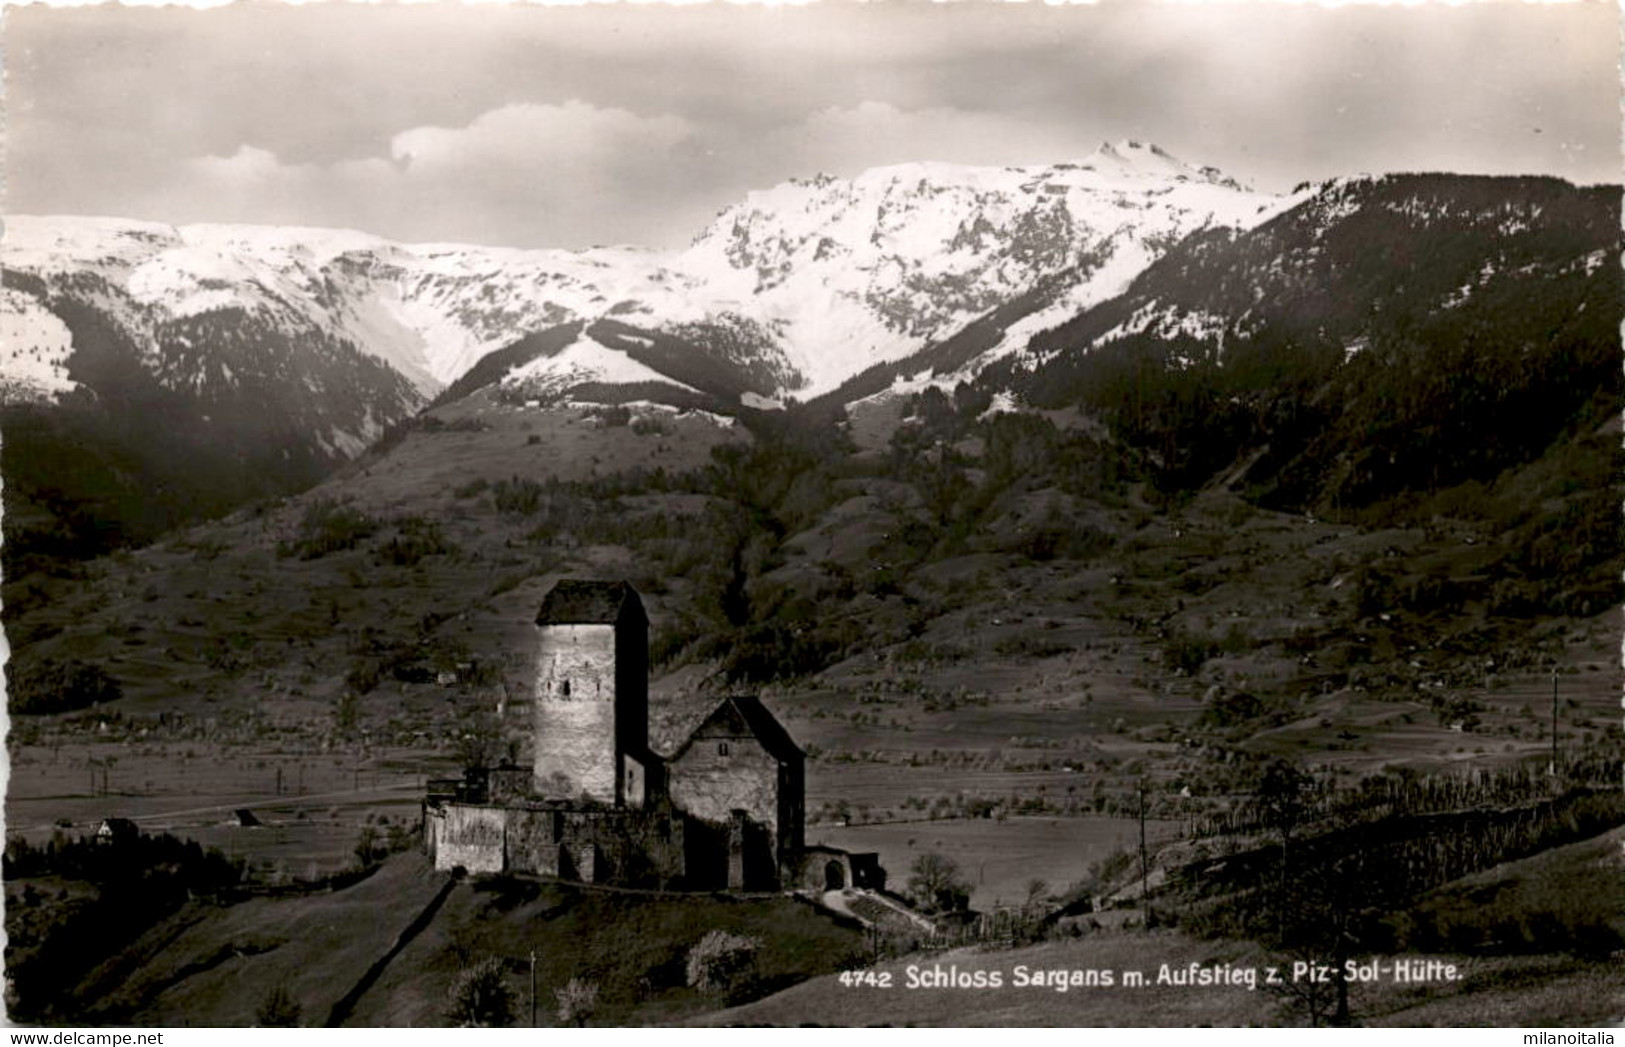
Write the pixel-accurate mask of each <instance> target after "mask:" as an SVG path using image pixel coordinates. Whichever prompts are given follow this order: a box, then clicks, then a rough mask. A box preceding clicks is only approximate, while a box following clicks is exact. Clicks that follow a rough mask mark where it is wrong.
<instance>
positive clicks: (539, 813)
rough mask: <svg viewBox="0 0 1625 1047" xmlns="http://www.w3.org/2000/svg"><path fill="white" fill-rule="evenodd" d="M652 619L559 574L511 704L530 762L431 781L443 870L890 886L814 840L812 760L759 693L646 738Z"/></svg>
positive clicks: (429, 823)
mask: <svg viewBox="0 0 1625 1047" xmlns="http://www.w3.org/2000/svg"><path fill="white" fill-rule="evenodd" d="M648 650H649V619H648V617H647V615H646V614H645V612H644V609H643V601H642V600H641V599H639V597H638V594H637V591H636V590H635V589H633V588H632V587H631V586H630V585H628V584H627V583H625V582H601V581H578V580H564V581H560V582H558V583H557V584H556V585H554V586H553V588H552V589H551V590H549V591H548V593H547V595H546V596H545V597H544V598H543V600H542V606H541V610H540V611H539V612H538V613H537V616H536V662H535V685H534V689H533V693H532V695H531V698H530V700H529V701H528V702H514V703H512V704H510V705H508V706H507V707H506V708H504V709H503V711H502V714H503V717H504V722H505V724H507V725H509V726H510V727H511V728H516V729H517V734H518V735H519V737H518V739H517V741H519V742H520V745H519V746H518V748H519V749H520V750H521V751H527V750H528V753H529V761H528V766H526V765H523V764H518V765H516V764H505V765H503V766H499V767H494V768H481V769H473V768H471V769H469V770H468V771H467V772H465V774H464V777H463V778H461V779H449V780H441V781H434V782H430V783H429V791H428V795H427V796H426V797H425V800H424V809H423V816H424V846H425V848H426V849H427V850H428V852H429V854H430V855H431V856H432V857H433V859H434V862H435V867H436V868H438V869H455V868H462V869H464V870H466V871H468V872H471V873H493V872H524V873H533V874H539V875H546V876H557V877H561V878H563V879H569V880H579V881H582V882H585V883H607V884H616V885H622V886H641V887H661V888H669V889H685V890H717V889H729V890H785V889H790V888H794V887H809V888H814V889H818V888H832V887H846V886H874V887H881V886H884V879H885V873H884V871H883V870H881V868H880V865H879V862H878V860H877V858H876V856H875V855H873V854H851V853H848V852H845V851H841V850H838V849H835V848H829V847H812V848H809V847H807V846H805V843H804V838H803V829H804V818H805V813H806V811H805V808H806V804H805V763H806V756H805V754H804V753H803V752H802V751H801V749H800V748H799V747H798V746H797V745H796V744H795V742H794V741H793V740H792V739H791V738H790V735H789V734H788V733H787V732H786V731H785V729H784V727H783V726H782V725H781V724H780V723H779V722H778V720H776V719H775V718H774V717H773V714H772V713H771V712H769V711H768V710H767V708H766V707H765V706H764V705H762V703H761V701H760V700H758V699H757V698H754V697H729V698H725V699H723V700H722V701H721V702H720V703H719V704H718V705H717V707H716V708H715V709H714V710H712V711H711V713H710V715H708V716H707V717H706V718H705V720H704V721H703V722H702V723H700V725H699V726H698V727H696V728H695V729H694V730H693V731H692V732H691V733H690V734H689V736H688V737H687V739H685V740H684V741H683V743H682V744H681V745H679V746H678V747H677V749H676V750H675V751H674V752H672V753H671V754H669V755H665V756H662V755H660V754H658V753H656V752H654V751H653V750H652V749H650V748H649V662H648Z"/></svg>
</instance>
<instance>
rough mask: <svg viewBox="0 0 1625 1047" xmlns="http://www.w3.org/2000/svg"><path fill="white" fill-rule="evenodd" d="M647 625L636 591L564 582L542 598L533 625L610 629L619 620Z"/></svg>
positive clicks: (619, 585)
mask: <svg viewBox="0 0 1625 1047" xmlns="http://www.w3.org/2000/svg"><path fill="white" fill-rule="evenodd" d="M628 617H631V618H634V619H641V620H642V621H645V622H647V621H648V620H649V619H648V616H647V615H646V614H644V611H643V601H642V600H641V599H639V598H638V591H637V590H636V589H634V588H632V587H631V586H630V585H628V584H627V583H626V582H602V581H592V580H589V579H584V578H565V579H562V580H560V581H559V582H557V583H555V584H554V586H553V588H551V589H549V590H548V591H547V595H546V596H544V597H542V609H541V610H539V611H537V612H536V624H537V625H613V624H615V623H616V622H619V621H621V620H622V619H623V618H628Z"/></svg>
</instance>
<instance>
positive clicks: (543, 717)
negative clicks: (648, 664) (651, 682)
mask: <svg viewBox="0 0 1625 1047" xmlns="http://www.w3.org/2000/svg"><path fill="white" fill-rule="evenodd" d="M538 632H539V634H540V635H539V637H538V643H537V665H536V692H535V695H534V697H533V698H532V702H531V706H532V710H533V713H532V716H533V720H534V725H535V726H534V732H533V737H532V741H531V746H532V752H533V753H534V763H533V767H534V776H535V782H536V786H535V787H536V791H537V792H538V793H540V794H541V795H543V796H547V797H550V798H557V799H572V800H573V799H579V798H580V797H582V796H587V797H590V798H592V799H594V800H598V801H600V802H603V803H610V804H613V803H615V802H617V800H618V798H619V794H620V782H619V780H618V779H619V768H618V766H617V762H616V744H615V743H616V722H615V721H616V716H615V711H616V710H615V694H616V690H615V685H616V665H615V647H616V644H615V628H614V626H611V625H548V626H542V627H540V628H539V630H538Z"/></svg>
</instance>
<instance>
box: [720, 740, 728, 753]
mask: <svg viewBox="0 0 1625 1047" xmlns="http://www.w3.org/2000/svg"><path fill="white" fill-rule="evenodd" d="M717 755H718V756H727V755H728V743H727V742H718V743H717Z"/></svg>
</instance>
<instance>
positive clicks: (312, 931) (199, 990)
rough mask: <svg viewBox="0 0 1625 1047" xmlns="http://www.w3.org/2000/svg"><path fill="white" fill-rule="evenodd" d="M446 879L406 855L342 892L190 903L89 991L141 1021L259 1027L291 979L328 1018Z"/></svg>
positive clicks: (83, 992)
mask: <svg viewBox="0 0 1625 1047" xmlns="http://www.w3.org/2000/svg"><path fill="white" fill-rule="evenodd" d="M445 880H446V874H444V873H436V872H434V870H433V869H432V868H431V867H430V866H429V864H428V862H427V861H426V860H425V859H423V858H422V857H421V856H418V855H402V856H399V857H397V858H395V859H392V860H391V861H389V862H387V863H386V864H385V865H384V866H383V867H382V868H381V869H380V870H379V871H378V872H376V873H374V874H373V875H372V876H370V877H368V878H367V879H365V880H362V881H361V882H360V883H358V884H355V885H354V886H351V887H349V888H347V889H344V890H341V891H335V892H332V893H327V894H314V895H308V896H305V897H298V898H284V899H270V898H263V899H254V900H251V901H247V902H243V903H241V904H238V905H232V906H228V907H226V908H223V909H218V910H207V911H200V909H201V907H198V908H188V909H187V910H185V911H183V912H182V913H180V914H179V915H177V916H176V917H175V918H174V919H173V920H171V921H168V922H166V923H165V924H163V925H160V926H159V927H158V928H156V929H154V930H153V931H152V932H150V933H149V934H148V935H146V936H145V937H144V938H143V939H142V940H141V941H140V942H138V943H137V945H136V946H135V948H133V949H132V950H130V952H129V953H127V954H125V956H123V957H121V958H120V960H119V961H115V964H114V965H110V966H106V967H103V968H102V969H101V970H100V971H99V972H98V973H97V974H96V975H93V976H92V978H91V979H89V980H88V981H87V982H86V984H85V985H83V986H81V988H80V997H81V998H82V999H85V1000H87V1001H96V1003H95V1006H96V1007H97V1009H98V1010H99V1011H102V1012H105V1013H108V1014H110V1015H127V1016H128V1018H129V1020H130V1021H132V1022H133V1023H135V1024H141V1025H202V1026H211V1025H252V1024H254V1012H255V1009H256V1008H257V1007H258V1006H259V1005H260V1003H261V1001H262V1000H264V998H265V995H266V993H267V992H269V991H270V989H271V988H272V987H273V986H276V985H283V986H285V987H286V988H287V990H288V991H289V993H290V994H291V995H292V996H293V998H294V999H295V1000H297V1001H298V1002H299V1003H300V1006H301V1010H302V1015H301V1020H302V1022H303V1023H304V1024H314V1025H319V1024H321V1023H322V1022H323V1021H325V1020H326V1017H327V1014H328V1011H329V1010H330V1009H331V1008H332V1006H333V1004H334V1003H336V1002H337V1001H338V1000H339V998H340V997H342V996H343V995H344V994H345V993H346V992H347V991H348V990H349V989H350V987H351V986H353V985H354V984H356V982H357V981H358V980H359V979H360V978H361V976H362V974H363V973H365V971H366V970H367V967H368V966H369V965H370V964H371V963H372V962H373V961H374V960H375V959H377V958H378V957H379V956H381V955H383V953H384V952H385V951H386V950H387V949H388V948H389V947H390V943H391V942H392V941H393V940H394V938H395V935H396V934H398V933H399V932H400V931H401V929H402V928H404V927H405V926H406V925H407V923H408V922H410V921H411V919H412V917H413V916H415V915H416V914H417V913H418V912H419V911H421V910H422V908H423V907H424V906H425V905H427V904H428V902H429V900H430V899H431V898H432V897H433V896H434V894H435V892H436V891H438V890H439V889H440V888H441V886H442V885H443V884H444V882H445ZM177 929H178V930H179V933H178V934H177V933H176V931H177Z"/></svg>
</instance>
